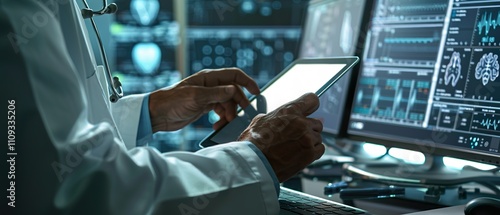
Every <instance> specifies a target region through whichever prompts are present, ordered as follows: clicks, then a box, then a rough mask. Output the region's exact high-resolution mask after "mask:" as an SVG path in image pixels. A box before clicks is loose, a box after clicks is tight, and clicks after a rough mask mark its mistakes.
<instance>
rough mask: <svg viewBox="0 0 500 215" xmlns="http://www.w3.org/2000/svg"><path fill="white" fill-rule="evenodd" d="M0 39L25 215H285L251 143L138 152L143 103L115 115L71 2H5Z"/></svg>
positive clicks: (138, 99) (0, 8)
mask: <svg viewBox="0 0 500 215" xmlns="http://www.w3.org/2000/svg"><path fill="white" fill-rule="evenodd" d="M0 33H1V35H0V36H1V37H0V38H1V39H0V48H1V54H0V55H1V58H0V62H1V63H0V66H1V67H0V69H1V73H2V78H1V79H2V80H1V83H2V86H3V87H5V88H4V89H3V92H2V99H3V101H5V100H15V102H16V126H17V127H16V141H17V143H16V150H15V152H17V153H18V154H17V157H16V159H17V162H16V170H17V172H16V191H17V192H16V208H15V210H16V211H17V212H18V213H19V212H20V213H19V214H26V213H27V212H30V213H32V214H156V213H158V214H252V215H255V214H277V213H278V212H279V206H278V202H277V194H276V191H275V187H274V184H273V181H272V178H271V175H270V173H269V172H268V171H267V170H266V167H265V166H264V164H263V163H262V161H261V160H260V159H259V157H258V156H257V155H256V153H255V152H254V151H253V150H252V148H251V147H250V143H246V142H234V143H229V144H225V145H221V146H216V147H211V148H208V149H203V150H200V151H198V152H196V153H188V152H172V153H165V154H161V153H159V152H158V151H157V150H154V149H152V148H148V147H137V148H134V146H135V142H136V141H135V139H136V132H137V126H138V120H139V112H140V111H139V110H140V108H141V103H142V100H143V95H137V96H127V97H125V98H123V99H121V100H120V101H119V102H118V103H116V104H112V105H111V109H112V111H110V108H109V107H110V104H109V102H108V98H109V97H108V95H106V93H105V92H106V91H107V90H106V88H105V85H104V84H106V83H105V82H104V83H103V82H102V81H103V80H104V79H101V80H100V79H99V78H98V77H99V76H100V75H102V74H99V73H98V72H97V73H96V65H95V59H94V53H93V52H92V50H91V48H90V45H89V40H88V36H89V35H88V33H87V30H86V29H85V26H84V21H83V19H82V18H81V15H80V11H79V9H78V7H77V5H76V4H75V3H74V2H73V1H72V0H0ZM90 33H92V34H93V32H90ZM5 35H7V36H5ZM13 41H15V42H13ZM16 42H17V44H18V45H15V43H16ZM5 74H7V76H5ZM103 77H104V76H103ZM111 112H113V114H111ZM112 115H113V116H112ZM117 128H118V129H117Z"/></svg>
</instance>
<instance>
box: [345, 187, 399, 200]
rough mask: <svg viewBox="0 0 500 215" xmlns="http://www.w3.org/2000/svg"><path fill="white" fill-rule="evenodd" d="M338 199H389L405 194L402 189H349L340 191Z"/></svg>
mask: <svg viewBox="0 0 500 215" xmlns="http://www.w3.org/2000/svg"><path fill="white" fill-rule="evenodd" d="M339 194H340V196H339V197H340V198H369V197H389V196H394V195H402V194H405V188H402V187H392V186H390V187H379V188H349V189H342V190H340V193H339Z"/></svg>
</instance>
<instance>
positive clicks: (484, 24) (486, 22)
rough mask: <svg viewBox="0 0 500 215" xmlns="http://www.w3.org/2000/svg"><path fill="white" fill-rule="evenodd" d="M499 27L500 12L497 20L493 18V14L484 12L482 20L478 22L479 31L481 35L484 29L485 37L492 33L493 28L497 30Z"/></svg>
mask: <svg viewBox="0 0 500 215" xmlns="http://www.w3.org/2000/svg"><path fill="white" fill-rule="evenodd" d="M499 25H500V12H497V16H496V19H495V18H494V17H493V13H488V12H484V13H483V15H482V16H481V20H479V21H478V22H477V29H478V32H479V35H481V34H482V33H483V28H484V35H488V33H490V30H491V28H493V29H494V30H495V29H496V28H497V26H499Z"/></svg>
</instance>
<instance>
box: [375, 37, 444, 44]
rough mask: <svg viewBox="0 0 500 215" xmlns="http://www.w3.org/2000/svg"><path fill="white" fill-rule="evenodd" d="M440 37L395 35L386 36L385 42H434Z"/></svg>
mask: <svg viewBox="0 0 500 215" xmlns="http://www.w3.org/2000/svg"><path fill="white" fill-rule="evenodd" d="M439 40H440V38H438V37H395V38H385V39H384V42H385V43H387V44H415V43H424V44H426V43H433V42H439Z"/></svg>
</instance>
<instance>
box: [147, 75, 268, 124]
mask: <svg viewBox="0 0 500 215" xmlns="http://www.w3.org/2000/svg"><path fill="white" fill-rule="evenodd" d="M241 87H245V88H246V89H247V90H248V91H249V92H250V93H252V94H254V95H256V94H259V93H260V90H259V87H258V85H257V83H255V81H254V80H253V79H252V78H250V77H249V76H248V75H246V74H245V73H244V72H243V71H241V70H240V69H237V68H225V69H207V70H202V71H200V72H198V73H195V74H194V75H192V76H190V77H187V78H185V79H184V80H182V81H181V82H180V83H178V84H177V85H175V86H173V87H169V88H164V89H161V90H158V91H155V92H152V93H151V94H150V96H149V114H150V118H151V126H152V128H153V132H157V131H174V130H178V129H181V128H183V127H184V126H186V125H187V124H189V123H191V122H193V121H195V120H197V119H198V118H200V117H201V116H202V115H203V114H206V113H207V112H209V111H210V110H214V111H215V113H217V114H218V115H219V117H220V120H219V121H218V122H216V123H215V124H214V126H213V127H214V129H218V128H220V127H221V126H222V125H224V124H226V123H227V122H229V121H231V120H233V119H234V118H235V117H236V110H237V105H239V106H241V107H243V108H245V107H247V106H248V105H249V104H250V102H249V101H248V98H247V97H246V96H245V94H244V93H243V90H242V89H241Z"/></svg>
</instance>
